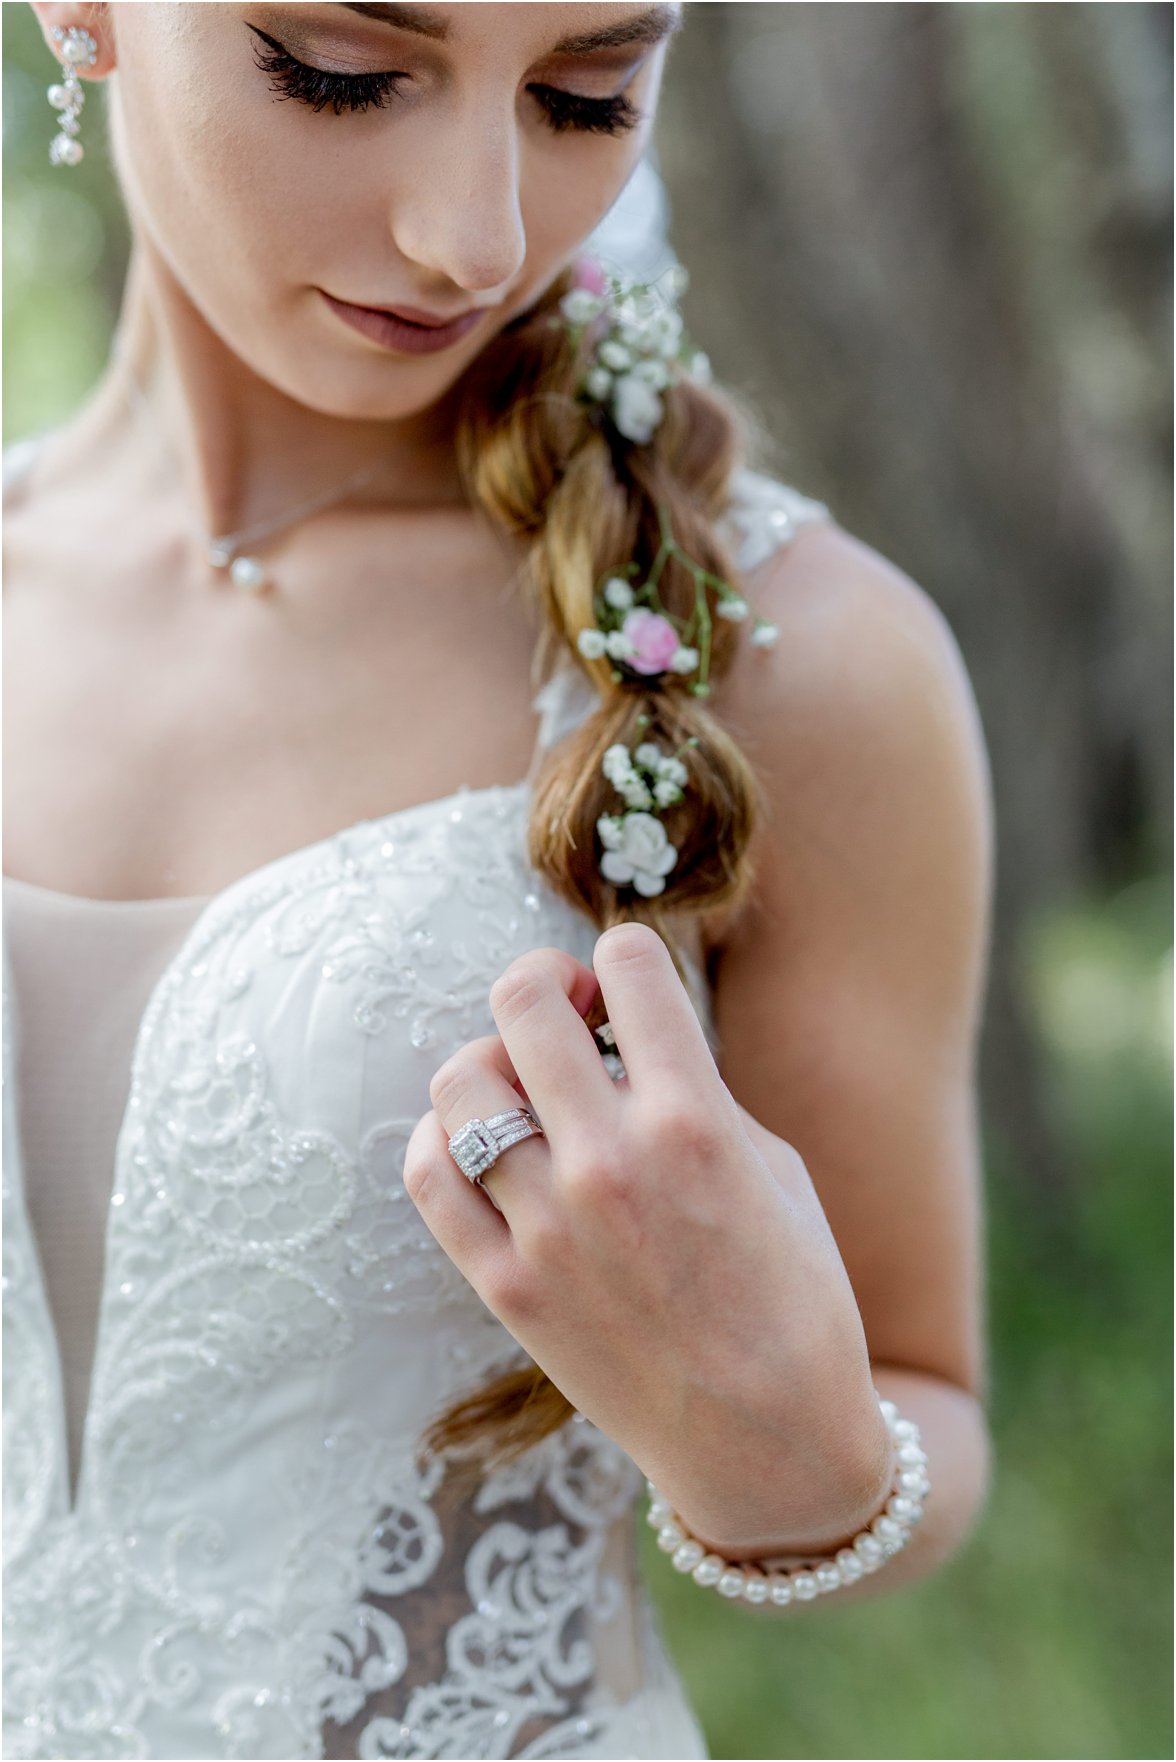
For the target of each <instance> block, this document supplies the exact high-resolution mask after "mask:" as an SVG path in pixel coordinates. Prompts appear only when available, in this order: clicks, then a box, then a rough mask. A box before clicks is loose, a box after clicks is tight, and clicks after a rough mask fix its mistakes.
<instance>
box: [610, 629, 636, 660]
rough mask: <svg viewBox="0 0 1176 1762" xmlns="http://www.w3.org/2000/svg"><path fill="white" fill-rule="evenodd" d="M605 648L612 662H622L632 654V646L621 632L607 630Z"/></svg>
mask: <svg viewBox="0 0 1176 1762" xmlns="http://www.w3.org/2000/svg"><path fill="white" fill-rule="evenodd" d="M604 645H605V648H606V649H607V650H608V653H609V654H610V655H611V656H612V657H613V660H614V661H623V660H624V659H625V658H626V656H628V655H631V654H632V653H633V644H632V643H631V642H630V641H629V638H628V637H627V636H626V635H625V633H624V631H623V630H609V631H607V632H606V633H605V638H604Z"/></svg>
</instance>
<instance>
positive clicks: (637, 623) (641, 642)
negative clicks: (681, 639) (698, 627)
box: [621, 607, 678, 673]
mask: <svg viewBox="0 0 1176 1762" xmlns="http://www.w3.org/2000/svg"><path fill="white" fill-rule="evenodd" d="M621 629H622V631H623V632H624V634H625V636H627V637H628V639H629V641H630V642H631V643H632V645H633V653H632V654H631V655H626V656H625V660H626V662H627V663H628V665H629V666H630V667H632V668H634V669H635V671H636V672H638V673H664V672H665V670H666V668H667V667H668V666H669V664H670V662H671V660H672V659H673V657H674V655H675V654H676V653H677V650H678V632H677V631H676V630H675V628H674V626H673V625H672V624H671V623H670V621H669V619H668V618H662V617H659V615H658V614H657V613H656V612H650V611H647V610H646V609H645V608H644V607H637V608H636V609H635V610H633V611H632V612H630V613H629V614H628V615H627V616H626V618H625V622H624V623H623V624H622V625H621Z"/></svg>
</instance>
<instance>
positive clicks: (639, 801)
mask: <svg viewBox="0 0 1176 1762" xmlns="http://www.w3.org/2000/svg"><path fill="white" fill-rule="evenodd" d="M617 787H618V788H619V789H620V792H621V794H622V795H623V796H624V798H625V802H626V804H627V805H628V806H629V807H631V808H651V807H652V806H653V793H652V791H651V790H650V787H649V785H648V783H644V782H642V780H641V778H640V777H630V778H629V779H628V781H627V782H625V783H621V784H618V786H617Z"/></svg>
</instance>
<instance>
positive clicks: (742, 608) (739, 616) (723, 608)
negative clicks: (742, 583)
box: [715, 596, 751, 624]
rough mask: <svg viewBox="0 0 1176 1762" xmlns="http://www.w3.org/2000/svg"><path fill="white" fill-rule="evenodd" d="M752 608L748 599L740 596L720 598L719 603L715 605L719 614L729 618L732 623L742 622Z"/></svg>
mask: <svg viewBox="0 0 1176 1762" xmlns="http://www.w3.org/2000/svg"><path fill="white" fill-rule="evenodd" d="M750 610H751V608H750V606H749V605H748V603H747V601H746V600H744V599H740V598H738V596H736V597H734V598H723V599H720V601H719V603H718V605H717V606H716V607H715V612H716V613H717V615H718V616H719V617H720V618H729V619H730V621H731V622H732V624H738V623H740V622H741V621H742V620H743V619H744V618H746V617H747V614H748V612H749V611H750Z"/></svg>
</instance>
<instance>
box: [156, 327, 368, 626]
mask: <svg viewBox="0 0 1176 1762" xmlns="http://www.w3.org/2000/svg"><path fill="white" fill-rule="evenodd" d="M124 366H125V368H126V371H127V378H128V383H129V384H130V387H131V391H132V393H133V397H134V402H135V403H136V404H137V405H138V408H139V409H140V411H141V412H142V414H143V415H144V417H145V418H146V420H147V422H148V424H149V425H150V426H151V427H152V429H153V430H154V432H155V434H156V437H157V438H160V437H159V432H158V429H156V428H155V423H154V418H153V416H152V413H151V406H150V404H149V403H148V401H147V397H146V394H145V393H144V391H143V388H142V386H141V385H140V384H139V382H138V380H137V378H136V377H135V374H134V372H133V370H132V368H131V365H130V362H129V361H124ZM384 464H385V461H384V460H382V459H381V460H377V462H376V463H375V464H374V465H365V466H364V467H363V468H362V469H361V470H359V471H355V472H352V474H351V476H350V477H347V478H345V479H344V480H343V482H342V483H340V484H337V485H336V486H335V487H334V488H333V489H329V490H326V491H323V492H322V493H320V494H319V495H317V496H312V497H311V498H310V499H309V500H307V501H305V502H299V503H298V504H297V506H296V507H293V508H289V509H287V510H286V512H285V513H284V514H280V515H279V516H278V517H277V519H276V520H263V521H260V522H258V523H257V524H256V525H253V526H244V527H242V528H241V530H240V531H239V532H223V533H219V534H217V533H211V532H208V531H206V530H205V529H204V528H203V527H200V528H199V531H200V535H201V538H202V539H203V541H204V553H205V557H206V558H207V560H208V563H209V564H210V566H211V567H212V568H213V569H227V570H228V573H229V578H230V580H231V581H232V583H233V585H234V587H238V588H240V589H241V590H242V591H243V592H245V593H252V594H260V593H265V592H266V591H267V590H268V589H269V587H270V586H271V585H272V577H271V575H270V573H269V571H268V570H267V569H266V567H265V564H264V563H262V562H261V561H260V559H259V558H257V557H254V556H249V555H245V554H241V555H238V554H237V553H238V551H240V549H241V546H242V545H245V544H250V543H252V542H253V541H255V540H257V539H259V538H266V537H268V536H269V535H270V534H271V533H274V532H278V531H281V530H282V529H284V528H285V527H287V526H292V525H293V524H294V522H295V521H296V520H300V519H306V518H307V517H308V516H309V515H311V514H314V513H317V512H318V511H319V509H320V508H326V507H329V506H330V505H331V504H332V503H333V502H339V501H342V500H343V498H344V496H346V495H347V494H348V493H349V491H351V490H353V489H358V488H359V486H360V485H361V484H363V483H367V481H368V480H369V478H372V477H374V476H375V475H376V473H377V472H378V471H380V470H382V469H383V466H384Z"/></svg>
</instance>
